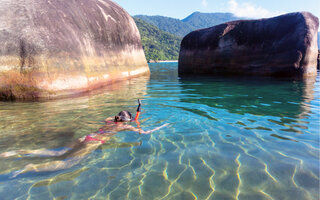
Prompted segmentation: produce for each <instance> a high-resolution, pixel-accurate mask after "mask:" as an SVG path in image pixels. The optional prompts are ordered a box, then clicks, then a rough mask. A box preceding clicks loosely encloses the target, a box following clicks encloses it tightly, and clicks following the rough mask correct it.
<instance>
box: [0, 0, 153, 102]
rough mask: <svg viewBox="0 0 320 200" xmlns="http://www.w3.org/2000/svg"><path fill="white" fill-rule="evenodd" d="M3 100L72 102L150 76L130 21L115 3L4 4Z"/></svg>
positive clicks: (0, 9)
mask: <svg viewBox="0 0 320 200" xmlns="http://www.w3.org/2000/svg"><path fill="white" fill-rule="evenodd" d="M0 42H1V45H0V99H7V100H9V99H11V100H13V99H38V98H54V97H58V96H62V95H63V96H64V95H66V96H69V95H71V94H75V93H81V92H86V91H89V90H92V89H94V88H97V87H101V86H103V85H107V84H110V83H112V82H115V81H119V80H123V79H128V78H130V77H133V76H137V75H141V74H145V73H149V68H148V65H147V62H146V59H145V55H144V52H143V49H142V46H141V40H140V34H139V31H138V29H137V27H136V24H135V22H134V20H133V19H132V18H131V16H130V15H129V14H128V13H127V12H126V11H125V10H124V9H123V8H121V7H120V6H118V5H117V4H115V3H113V2H112V1H110V0H77V1H53V0H15V1H12V0H0Z"/></svg>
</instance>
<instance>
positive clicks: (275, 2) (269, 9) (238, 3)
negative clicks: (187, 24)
mask: <svg viewBox="0 0 320 200" xmlns="http://www.w3.org/2000/svg"><path fill="white" fill-rule="evenodd" d="M112 1H114V2H116V3H118V4H119V5H120V6H122V7H123V8H124V9H126V10H127V11H128V12H129V14H130V15H137V14H145V15H162V16H168V17H173V18H178V19H183V18H185V17H187V16H188V15H190V14H191V13H193V12H195V11H200V12H231V13H234V14H235V15H237V16H239V17H248V18H263V17H272V16H276V15H279V14H283V13H289V12H296V11H309V12H311V13H313V14H314V15H316V16H317V17H318V18H319V17H320V1H319V0H112Z"/></svg>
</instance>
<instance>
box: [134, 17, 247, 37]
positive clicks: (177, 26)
mask: <svg viewBox="0 0 320 200" xmlns="http://www.w3.org/2000/svg"><path fill="white" fill-rule="evenodd" d="M134 18H139V19H142V20H143V21H145V22H148V23H150V24H153V25H155V26H157V27H158V28H159V29H160V30H163V31H166V32H169V33H171V34H174V35H177V36H180V37H182V36H185V35H187V34H188V33H190V32H191V31H194V30H197V29H202V28H207V27H211V26H215V25H218V24H221V23H224V22H228V21H234V20H239V19H241V18H239V17H236V16H235V15H233V14H232V13H201V12H194V13H192V14H191V15H189V16H188V17H186V18H184V19H182V20H179V19H175V18H171V17H163V16H148V15H136V16H134Z"/></svg>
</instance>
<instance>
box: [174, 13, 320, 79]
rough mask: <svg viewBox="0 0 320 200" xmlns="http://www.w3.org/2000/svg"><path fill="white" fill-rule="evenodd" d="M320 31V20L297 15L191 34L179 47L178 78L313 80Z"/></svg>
mask: <svg viewBox="0 0 320 200" xmlns="http://www.w3.org/2000/svg"><path fill="white" fill-rule="evenodd" d="M318 27H319V20H318V18H317V17H315V16H314V15H312V14H311V13H308V12H298V13H289V14H286V15H281V16H278V17H273V18H269V19H260V20H240V21H232V22H227V23H224V24H220V25H217V26H214V27H211V28H207V29H202V30H197V31H194V32H191V33H189V34H188V35H187V36H186V37H185V38H184V39H183V40H182V43H181V49H180V55H179V74H180V75H183V74H249V75H270V76H286V77H305V76H314V75H316V73H317V55H318V46H317V31H318Z"/></svg>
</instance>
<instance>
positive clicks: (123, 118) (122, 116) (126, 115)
mask: <svg viewBox="0 0 320 200" xmlns="http://www.w3.org/2000/svg"><path fill="white" fill-rule="evenodd" d="M131 120H132V115H131V113H130V112H129V111H121V112H119V114H118V115H116V116H115V117H114V121H115V122H128V121H131Z"/></svg>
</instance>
